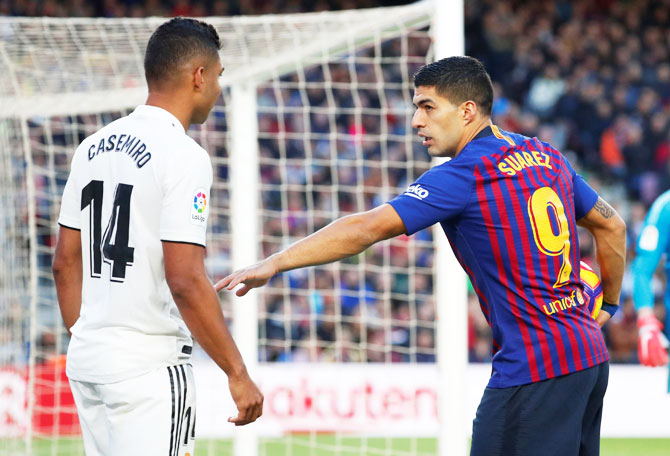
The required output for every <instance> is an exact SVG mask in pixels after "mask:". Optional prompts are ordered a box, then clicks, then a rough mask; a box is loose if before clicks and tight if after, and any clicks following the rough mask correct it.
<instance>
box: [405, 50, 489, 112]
mask: <svg viewBox="0 0 670 456" xmlns="http://www.w3.org/2000/svg"><path fill="white" fill-rule="evenodd" d="M421 86H427V87H435V90H436V91H437V93H438V94H439V95H441V96H443V97H445V98H447V99H448V100H449V101H451V102H452V103H454V104H461V103H463V102H464V101H467V100H472V101H474V102H475V103H477V106H479V109H481V111H482V113H483V114H485V115H487V116H490V115H491V109H492V108H493V84H492V83H491V77H490V76H489V74H488V73H487V72H486V69H485V68H484V65H482V62H480V61H479V60H477V59H475V58H474V57H468V56H456V57H447V58H446V59H442V60H438V61H436V62H432V63H429V64H427V65H424V66H422V67H421V68H419V70H418V71H417V72H416V73H414V87H421Z"/></svg>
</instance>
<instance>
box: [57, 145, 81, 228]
mask: <svg viewBox="0 0 670 456" xmlns="http://www.w3.org/2000/svg"><path fill="white" fill-rule="evenodd" d="M76 162H77V154H76V153H75V155H74V158H73V159H72V163H71V165H70V175H69V176H68V178H67V182H66V183H65V188H64V190H63V198H62V199H61V205H60V214H59V216H58V224H59V225H62V226H65V227H67V228H72V229H75V230H80V229H81V195H80V192H79V189H78V187H77V170H76Z"/></svg>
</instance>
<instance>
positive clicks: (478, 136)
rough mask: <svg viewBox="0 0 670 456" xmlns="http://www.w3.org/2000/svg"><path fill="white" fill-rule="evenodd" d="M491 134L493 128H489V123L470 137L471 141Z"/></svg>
mask: <svg viewBox="0 0 670 456" xmlns="http://www.w3.org/2000/svg"><path fill="white" fill-rule="evenodd" d="M492 135H493V130H492V129H491V126H490V125H489V126H487V127H486V128H484V129H483V130H482V131H480V132H479V133H477V136H475V137H474V138H472V141H474V140H475V139H482V138H486V137H487V136H492Z"/></svg>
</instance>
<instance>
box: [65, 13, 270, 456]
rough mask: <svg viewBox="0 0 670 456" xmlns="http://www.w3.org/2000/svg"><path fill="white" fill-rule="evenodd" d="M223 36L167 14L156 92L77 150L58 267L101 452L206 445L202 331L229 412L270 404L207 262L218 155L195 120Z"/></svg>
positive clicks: (205, 103) (87, 441) (78, 379)
mask: <svg viewBox="0 0 670 456" xmlns="http://www.w3.org/2000/svg"><path fill="white" fill-rule="evenodd" d="M220 48H221V43H220V40H219V36H218V34H217V33H216V30H215V29H214V28H213V27H212V26H211V25H208V24H206V23H204V22H201V21H197V20H193V19H184V18H176V19H172V20H171V21H169V22H166V23H164V24H162V25H161V26H160V27H158V29H157V30H156V31H155V32H154V34H153V35H152V36H151V38H150V40H149V43H148V45H147V49H146V54H145V60H144V67H145V73H146V79H147V83H148V85H149V97H148V99H147V103H146V105H143V106H139V107H138V108H137V109H135V111H134V112H133V113H132V114H130V115H129V116H127V117H123V118H121V119H119V120H116V121H115V122H112V123H111V124H109V125H107V126H106V127H104V128H102V129H101V130H99V131H98V132H97V133H95V134H93V135H92V136H90V137H88V138H86V139H85V140H84V141H83V142H82V143H81V145H80V146H79V147H78V148H77V151H76V152H75V155H74V158H73V159H72V167H71V171H70V176H69V178H68V181H67V184H66V185H65V190H64V193H63V202H62V207H61V212H60V217H59V219H58V223H59V224H60V225H61V227H60V233H59V239H58V245H57V247H56V255H55V258H54V264H53V273H54V279H55V282H56V288H57V292H58V301H59V304H60V308H61V313H62V315H63V320H64V322H65V325H66V327H67V329H68V331H69V332H70V333H71V336H72V338H71V341H70V345H69V348H68V355H67V370H66V372H67V375H68V378H69V379H70V384H71V387H72V393H73V395H74V398H75V402H76V405H77V410H78V413H79V418H80V422H81V426H82V433H83V437H84V446H85V449H86V454H87V455H88V456H92V455H105V456H109V455H111V456H117V455H118V456H121V455H123V456H131V455H142V456H148V455H165V456H168V455H169V456H184V455H190V454H193V447H194V436H195V431H194V429H195V421H196V420H195V395H194V387H195V384H194V381H193V373H192V367H191V365H190V364H189V358H190V354H191V350H192V346H193V343H192V339H191V333H192V334H193V336H194V337H195V339H196V340H197V341H198V343H199V344H200V345H201V346H202V347H203V348H204V349H205V351H206V352H207V353H208V354H209V355H210V356H211V357H212V359H213V360H214V361H215V362H216V363H217V364H218V365H219V366H220V367H221V369H223V370H224V371H225V373H226V374H227V376H228V387H229V389H230V393H231V395H232V397H233V400H234V401H235V404H236V406H237V408H238V415H237V416H236V417H231V418H229V420H228V421H230V422H231V423H234V424H235V425H244V424H247V423H251V422H253V421H255V420H256V419H257V418H258V417H259V416H260V415H261V413H262V407H263V396H262V394H261V393H260V391H259V390H258V388H257V387H256V385H255V384H254V383H253V382H252V380H251V379H250V378H249V375H248V374H247V371H246V368H245V365H244V362H243V361H242V357H241V356H240V353H239V351H238V350H237V347H236V345H235V342H234V341H233V339H232V337H231V335H230V333H229V332H228V329H227V327H226V323H225V321H224V317H223V314H222V312H221V308H220V306H219V301H218V298H217V295H216V293H215V291H214V288H213V286H212V283H211V282H210V281H209V279H208V278H207V275H206V273H205V267H204V254H205V249H204V246H205V231H206V227H207V215H208V213H209V208H210V205H211V201H210V196H211V195H210V188H211V184H212V165H211V162H210V159H209V156H208V155H207V152H205V150H203V149H202V148H201V147H200V146H198V144H197V143H196V142H195V141H193V140H192V139H190V138H189V137H188V136H187V135H186V133H185V131H186V130H187V129H188V128H189V126H190V124H192V123H202V122H204V121H205V119H206V118H207V116H208V115H209V112H210V111H211V109H212V107H213V106H214V104H215V102H216V100H217V98H218V97H219V96H220V93H221V87H220V85H219V76H220V75H221V72H222V71H223V69H222V66H221V62H220V60H219V52H218V51H219V49H220ZM189 330H190V331H189Z"/></svg>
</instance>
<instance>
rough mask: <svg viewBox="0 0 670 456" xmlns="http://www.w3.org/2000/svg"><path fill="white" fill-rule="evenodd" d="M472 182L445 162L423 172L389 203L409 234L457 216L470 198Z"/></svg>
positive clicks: (458, 169)
mask: <svg viewBox="0 0 670 456" xmlns="http://www.w3.org/2000/svg"><path fill="white" fill-rule="evenodd" d="M472 184H473V181H472V179H471V177H470V176H468V173H467V172H464V170H463V169H462V168H459V167H457V166H452V165H451V162H447V163H444V164H442V165H439V166H436V167H434V168H432V169H430V170H428V171H426V172H425V173H424V174H423V175H422V176H421V177H419V179H418V180H417V181H416V182H414V183H413V184H412V185H410V186H409V187H408V188H407V190H405V192H404V193H402V194H401V195H398V196H396V197H395V198H394V199H392V200H391V201H389V204H390V205H391V206H392V207H393V208H394V209H395V211H396V212H397V213H398V215H399V216H400V218H401V219H402V221H403V223H404V224H405V230H406V232H407V234H408V235H411V234H414V233H416V232H417V231H421V230H422V229H424V228H427V227H429V226H431V225H434V224H435V223H437V222H441V221H443V220H447V219H450V218H453V217H456V216H458V215H459V214H460V213H461V212H462V211H463V209H464V208H465V205H466V204H467V201H468V199H469V197H470V193H471V191H472Z"/></svg>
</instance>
